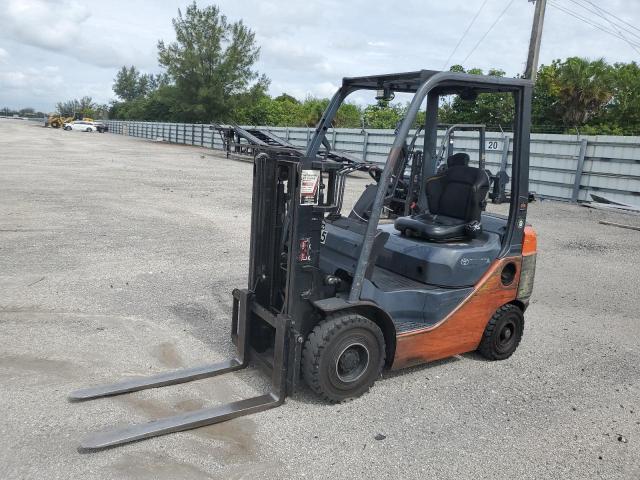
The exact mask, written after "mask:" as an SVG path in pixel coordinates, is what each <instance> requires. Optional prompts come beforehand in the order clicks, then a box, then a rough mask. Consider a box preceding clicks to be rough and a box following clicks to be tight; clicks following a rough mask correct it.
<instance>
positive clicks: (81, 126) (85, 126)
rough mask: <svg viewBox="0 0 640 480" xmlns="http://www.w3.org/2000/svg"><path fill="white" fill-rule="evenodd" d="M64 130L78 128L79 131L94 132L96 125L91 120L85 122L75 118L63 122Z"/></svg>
mask: <svg viewBox="0 0 640 480" xmlns="http://www.w3.org/2000/svg"><path fill="white" fill-rule="evenodd" d="M64 129H65V130H80V131H81V132H95V131H96V126H95V125H94V124H93V122H85V121H84V120H76V121H75V122H69V123H65V124H64Z"/></svg>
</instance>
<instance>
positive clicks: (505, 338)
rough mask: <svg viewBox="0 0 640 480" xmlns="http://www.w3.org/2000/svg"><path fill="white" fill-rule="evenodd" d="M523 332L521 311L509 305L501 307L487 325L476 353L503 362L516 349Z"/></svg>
mask: <svg viewBox="0 0 640 480" xmlns="http://www.w3.org/2000/svg"><path fill="white" fill-rule="evenodd" d="M523 331H524V314H523V313H522V310H521V309H520V308H519V307H517V306H516V305H513V304H510V303H508V304H507V305H503V306H502V307H500V308H499V309H498V310H496V313H494V314H493V316H492V317H491V320H489V323H487V326H486V328H485V329H484V333H483V334H482V340H481V341H480V346H479V347H478V352H479V353H480V354H481V355H482V356H483V357H485V358H486V359H488V360H505V359H507V358H509V357H510V356H511V355H513V352H515V351H516V348H518V345H519V344H520V340H521V339H522V333H523ZM508 332H510V333H508Z"/></svg>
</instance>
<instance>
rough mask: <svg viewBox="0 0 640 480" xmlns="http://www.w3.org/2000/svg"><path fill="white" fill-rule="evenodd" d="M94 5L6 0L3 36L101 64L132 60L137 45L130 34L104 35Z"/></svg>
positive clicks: (1, 11)
mask: <svg viewBox="0 0 640 480" xmlns="http://www.w3.org/2000/svg"><path fill="white" fill-rule="evenodd" d="M92 5H94V4H93V3H91V2H82V1H79V0H58V1H47V0H5V1H4V2H3V3H2V4H1V5H0V25H1V26H2V28H0V37H5V38H9V39H11V40H13V41H16V42H19V43H22V44H25V45H29V46H32V47H37V48H41V49H43V50H47V51H50V52H55V53H59V54H62V55H66V56H69V57H71V58H74V59H76V60H79V61H81V62H85V63H88V64H91V65H96V66H98V67H107V68H109V67H118V66H121V65H123V64H125V63H131V61H132V60H134V58H133V55H132V54H133V53H136V49H135V47H131V46H128V44H130V43H131V42H129V41H128V39H126V38H122V37H120V36H114V37H111V36H108V37H106V36H103V35H101V32H100V28H99V25H97V26H96V25H95V24H92V23H91V20H92V12H91V9H90V7H91V6H92ZM96 27H98V28H96Z"/></svg>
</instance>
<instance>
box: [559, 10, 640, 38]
mask: <svg viewBox="0 0 640 480" xmlns="http://www.w3.org/2000/svg"><path fill="white" fill-rule="evenodd" d="M549 5H551V6H552V7H553V8H556V9H558V10H561V11H563V12H564V13H566V14H567V15H570V16H572V17H574V18H577V19H578V20H581V21H583V22H584V23H586V24H588V25H591V26H592V27H594V28H597V29H598V30H601V31H603V32H605V33H608V34H609V35H612V36H614V37H616V38H618V39H620V40H623V41H625V42H628V43H632V44H633V45H635V46H637V47H640V44H638V43H635V42H632V41H631V40H629V39H627V38H625V37H623V36H621V35H620V34H618V33H616V32H614V31H613V30H610V29H608V28H607V27H605V26H604V25H602V24H599V23H595V22H593V21H591V20H589V19H588V18H585V17H583V16H581V15H580V14H577V13H575V12H573V11H571V10H568V9H566V8H564V7H563V6H561V5H558V4H557V3H555V2H553V1H550V2H549Z"/></svg>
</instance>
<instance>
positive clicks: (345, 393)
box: [302, 313, 385, 403]
mask: <svg viewBox="0 0 640 480" xmlns="http://www.w3.org/2000/svg"><path fill="white" fill-rule="evenodd" d="M384 360H385V343H384V336H383V334H382V331H381V330H380V328H379V327H378V326H377V325H376V324H375V323H373V322H372V321H371V320H369V319H368V318H366V317H363V316H362V315H357V314H354V313H343V314H336V315H331V316H329V317H327V318H326V319H325V320H323V321H322V322H321V323H319V324H318V325H316V327H315V328H314V329H313V331H312V332H311V333H310V334H309V336H308V337H307V341H306V343H305V346H304V349H303V351H302V373H303V376H304V379H305V382H306V383H307V385H309V388H311V390H313V391H314V392H315V393H317V394H318V395H319V396H320V397H322V398H323V399H324V400H327V401H329V402H332V403H339V402H344V401H346V400H351V399H354V398H357V397H359V396H361V395H362V394H364V393H366V392H367V391H368V390H369V389H370V388H371V386H372V385H373V384H374V383H375V381H376V380H377V379H378V377H380V374H381V373H382V367H383V366H384Z"/></svg>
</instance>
